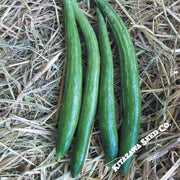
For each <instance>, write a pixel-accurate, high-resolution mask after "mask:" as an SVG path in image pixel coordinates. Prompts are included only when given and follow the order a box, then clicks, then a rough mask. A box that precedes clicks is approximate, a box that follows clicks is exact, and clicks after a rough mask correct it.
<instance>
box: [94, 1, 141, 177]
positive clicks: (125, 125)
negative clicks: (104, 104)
mask: <svg viewBox="0 0 180 180" xmlns="http://www.w3.org/2000/svg"><path fill="white" fill-rule="evenodd" d="M95 1H96V3H97V4H98V6H99V7H100V9H101V10H102V13H103V14H104V15H105V16H106V17H107V19H108V22H109V25H110V28H111V30H112V32H113V35H114V37H115V40H116V43H117V46H118V51H119V55H120V70H121V91H122V111H123V117H122V118H123V122H122V128H121V135H120V156H124V155H125V154H126V153H128V152H129V150H130V149H131V148H132V147H134V146H135V145H136V144H137V140H138V137H139V129H140V122H141V94H140V84H139V73H138V66H137V58H136V53H135V50H134V46H133V43H132V40H131V38H130V35H129V32H128V30H127V28H126V26H125V25H124V23H123V22H122V20H121V18H120V17H119V16H118V15H117V14H116V13H115V11H114V10H113V9H112V7H111V6H110V5H109V4H108V3H107V2H106V1H104V0H95ZM131 160H132V158H129V159H128V160H127V161H126V162H125V163H124V164H123V165H122V166H121V167H120V171H121V173H122V174H125V173H127V171H128V169H129V166H130V164H131Z"/></svg>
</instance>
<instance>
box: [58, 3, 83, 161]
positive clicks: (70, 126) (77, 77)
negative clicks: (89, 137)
mask: <svg viewBox="0 0 180 180" xmlns="http://www.w3.org/2000/svg"><path fill="white" fill-rule="evenodd" d="M64 13H65V31H66V46H67V70H66V82H65V89H64V98H63V103H62V109H61V112H60V118H59V125H58V135H57V140H56V156H57V158H62V157H63V156H64V155H65V154H66V152H67V151H68V149H69V147H70V144H71V141H72V138H73V135H74V132H75V129H76V126H77V123H78V119H79V113H80V108H81V94H82V59H81V45H80V39H79V34H78V30H77V26H76V21H75V16H74V11H73V6H72V1H71V0H64Z"/></svg>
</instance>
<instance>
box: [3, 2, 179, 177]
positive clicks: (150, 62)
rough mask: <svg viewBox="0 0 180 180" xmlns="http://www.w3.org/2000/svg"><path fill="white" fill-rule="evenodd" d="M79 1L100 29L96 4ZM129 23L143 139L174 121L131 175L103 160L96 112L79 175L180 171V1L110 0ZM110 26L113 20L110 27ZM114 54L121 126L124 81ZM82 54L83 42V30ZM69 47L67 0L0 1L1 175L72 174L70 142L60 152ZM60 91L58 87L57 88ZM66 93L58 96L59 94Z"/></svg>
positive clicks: (172, 173) (140, 157)
mask: <svg viewBox="0 0 180 180" xmlns="http://www.w3.org/2000/svg"><path fill="white" fill-rule="evenodd" d="M89 2H90V1H89V0H83V1H80V2H79V5H80V7H81V8H82V10H83V12H84V13H85V14H86V15H87V16H88V19H89V21H90V23H91V24H92V26H93V28H94V30H95V32H96V33H97V19H96V14H95V11H94V4H93V3H92V4H90V3H89ZM110 4H111V6H112V7H113V8H114V9H115V10H116V12H117V13H118V14H119V16H120V17H121V18H122V19H123V21H124V23H125V24H126V26H127V28H128V30H129V32H130V34H131V37H132V39H133V43H134V46H135V50H136V53H137V57H138V66H139V73H140V83H141V92H142V123H141V129H140V137H139V140H141V139H142V138H144V137H145V136H147V135H149V134H150V133H151V132H152V131H154V130H158V128H159V127H160V125H161V124H163V123H164V122H167V123H169V124H171V126H170V127H168V128H167V129H166V131H164V132H161V133H160V134H159V135H158V136H156V137H155V138H153V139H152V140H151V141H150V142H149V143H148V145H146V146H143V147H142V148H141V149H140V150H139V151H138V152H136V153H135V157H134V159H133V162H132V166H131V168H130V170H129V172H128V173H127V175H126V176H122V175H121V174H120V173H118V172H117V173H114V172H113V170H112V169H111V168H108V167H107V166H106V165H105V161H104V155H103V151H102V147H101V139H100V135H99V129H98V123H97V119H95V123H94V128H93V132H92V135H91V142H90V146H89V151H88V155H87V158H86V161H85V164H84V168H83V169H82V172H81V176H80V179H160V178H162V179H168V178H169V179H178V177H179V176H180V172H179V171H178V166H179V165H180V159H179V156H180V154H179V148H180V146H179V144H180V143H179V142H180V134H179V130H180V115H179V110H180V104H179V103H180V101H179V97H180V89H179V87H180V86H179V85H180V80H179V79H180V74H179V68H180V43H179V40H180V35H179V34H178V33H179V32H178V31H179V24H180V14H179V11H180V1H179V0H164V1H161V0H142V1H139V0H129V1H125V0H122V1H118V0H114V1H110ZM108 30H109V28H108ZM109 33H110V34H109V36H110V39H111V45H112V49H113V56H114V75H115V77H114V84H115V96H116V109H117V119H118V126H120V124H121V120H120V119H121V118H120V117H121V116H120V112H119V106H120V102H121V101H120V83H119V79H120V77H119V74H120V71H119V63H118V52H117V47H116V44H115V42H114V37H113V36H112V34H111V32H110V31H109ZM80 37H81V42H82V52H83V62H84V74H85V65H86V57H87V54H86V47H85V43H84V39H83V36H82V33H81V32H80ZM65 57H66V48H65V32H64V12H63V1H62V0H58V1H55V0H36V1H35V0H13V1H12V0H1V1H0V179H2V180H5V179H18V180H20V179H27V180H29V179H31V180H32V179H41V180H42V179H45V180H50V179H53V180H54V179H70V173H69V162H70V159H71V149H70V150H69V152H68V154H67V155H66V156H65V157H64V158H63V159H61V160H60V161H59V162H58V161H57V159H56V157H55V138H56V131H57V122H58V120H57V118H56V115H55V114H56V112H57V109H58V98H59V96H60V97H61V93H62V89H63V77H64V76H63V71H64V69H65V61H66V59H65ZM59 92H60V95H59ZM60 99H61V98H60Z"/></svg>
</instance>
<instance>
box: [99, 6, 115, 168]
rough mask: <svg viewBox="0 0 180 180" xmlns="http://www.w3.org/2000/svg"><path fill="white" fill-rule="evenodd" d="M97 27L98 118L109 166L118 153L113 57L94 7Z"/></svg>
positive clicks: (103, 24) (101, 19)
mask: <svg viewBox="0 0 180 180" xmlns="http://www.w3.org/2000/svg"><path fill="white" fill-rule="evenodd" d="M96 13H97V16H98V27H99V45H100V56H101V71H100V86H99V102H98V119H99V127H100V134H101V139H102V146H103V150H104V154H105V159H106V162H107V163H108V165H109V166H112V165H113V164H114V163H115V161H114V160H115V158H116V157H117V153H118V133H117V126H116V114H115V104H114V79H113V58H112V51H111V46H110V42H109V37H108V32H107V28H106V24H105V22H104V18H103V16H102V14H101V12H100V10H99V9H98V8H96Z"/></svg>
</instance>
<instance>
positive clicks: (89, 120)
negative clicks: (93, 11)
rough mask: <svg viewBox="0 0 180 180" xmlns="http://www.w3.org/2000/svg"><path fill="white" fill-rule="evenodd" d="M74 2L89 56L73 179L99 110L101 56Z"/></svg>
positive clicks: (74, 148)
mask: <svg viewBox="0 0 180 180" xmlns="http://www.w3.org/2000/svg"><path fill="white" fill-rule="evenodd" d="M72 2H73V7H74V13H75V18H76V20H77V22H78V24H79V26H80V29H81V31H82V33H83V35H84V38H85V42H86V47H87V54H88V58H87V70H86V77H85V86H84V90H83V98H82V106H81V113H80V119H79V122H78V126H77V131H76V138H75V142H74V146H73V153H72V163H71V175H72V177H76V176H78V174H79V172H80V170H81V169H82V166H83V164H84V160H85V157H86V153H87V150H88V143H89V140H90V134H91V129H92V125H93V121H94V117H95V113H96V108H97V100H98V89H99V74H100V55H99V46H98V41H97V38H96V35H95V32H94V30H93V28H92V26H91V25H90V23H89V21H88V19H87V18H86V16H85V15H84V14H83V13H82V11H81V9H80V8H79V6H78V4H77V2H76V1H75V0H72Z"/></svg>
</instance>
